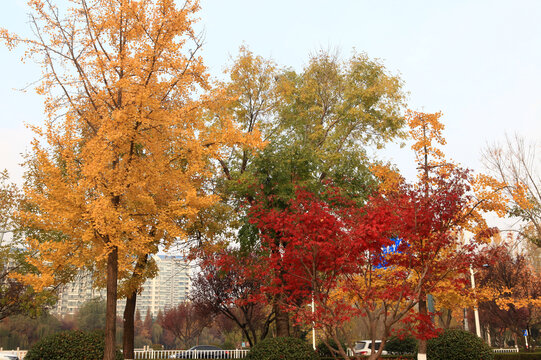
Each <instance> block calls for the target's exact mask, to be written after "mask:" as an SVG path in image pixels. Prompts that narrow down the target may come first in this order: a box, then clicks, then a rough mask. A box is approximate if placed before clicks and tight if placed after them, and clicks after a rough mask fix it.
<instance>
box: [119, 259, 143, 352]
mask: <svg viewBox="0 0 541 360" xmlns="http://www.w3.org/2000/svg"><path fill="white" fill-rule="evenodd" d="M147 262H148V254H145V255H144V256H142V257H139V258H138V260H137V263H136V264H135V268H134V269H133V273H132V279H137V277H140V276H141V274H142V272H143V271H144V270H145V267H146V264H147ZM137 290H138V289H137V288H135V289H133V291H132V292H131V294H129V295H128V297H127V298H126V307H125V308H124V319H123V320H124V332H123V334H122V353H123V356H124V359H134V358H135V352H134V342H135V307H136V305H137Z"/></svg>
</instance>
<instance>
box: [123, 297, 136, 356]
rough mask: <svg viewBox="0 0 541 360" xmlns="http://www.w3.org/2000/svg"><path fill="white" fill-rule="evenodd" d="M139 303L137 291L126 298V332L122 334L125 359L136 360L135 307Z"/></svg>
mask: <svg viewBox="0 0 541 360" xmlns="http://www.w3.org/2000/svg"><path fill="white" fill-rule="evenodd" d="M136 303H137V291H136V290H135V291H133V292H132V293H131V294H130V295H128V297H127V298H126V307H125V308H124V332H123V333H122V355H123V357H124V359H134V358H135V351H134V342H135V320H134V317H135V305H136Z"/></svg>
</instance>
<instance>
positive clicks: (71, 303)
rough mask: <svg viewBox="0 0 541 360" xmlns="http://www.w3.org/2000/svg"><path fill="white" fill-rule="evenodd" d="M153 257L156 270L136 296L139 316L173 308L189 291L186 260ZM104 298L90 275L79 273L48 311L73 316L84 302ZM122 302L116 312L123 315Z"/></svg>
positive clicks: (123, 303) (188, 271)
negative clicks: (93, 283) (155, 273)
mask: <svg viewBox="0 0 541 360" xmlns="http://www.w3.org/2000/svg"><path fill="white" fill-rule="evenodd" d="M153 259H154V261H155V262H156V265H157V268H158V273H157V275H156V277H154V278H153V279H149V280H147V281H146V282H145V283H144V284H143V291H142V292H141V294H140V295H139V296H138V297H137V307H136V309H137V310H139V312H140V313H141V315H142V316H145V314H146V312H147V310H149V311H150V313H151V314H152V316H156V315H157V314H158V312H159V311H160V310H162V311H164V310H166V309H170V308H173V307H175V306H177V305H178V304H179V303H181V302H183V301H186V300H187V299H188V296H189V293H190V287H191V281H190V263H189V262H188V261H186V259H185V258H184V257H181V256H168V255H154V256H153ZM105 297H106V292H105V289H95V288H93V287H92V277H91V276H90V275H89V274H84V273H80V274H78V275H77V276H76V278H75V279H74V281H73V282H71V283H69V284H66V285H64V286H63V287H62V289H61V291H60V293H59V297H58V302H57V304H56V307H55V308H54V309H52V312H53V313H55V314H57V315H60V316H64V315H73V314H75V313H76V312H77V310H78V309H79V308H80V307H81V306H82V305H83V304H84V303H85V302H86V301H89V300H92V299H95V298H103V299H105ZM125 305H126V300H125V299H120V300H119V301H118V304H117V314H118V315H122V314H123V312H124V307H125Z"/></svg>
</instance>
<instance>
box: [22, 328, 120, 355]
mask: <svg viewBox="0 0 541 360" xmlns="http://www.w3.org/2000/svg"><path fill="white" fill-rule="evenodd" d="M104 348H105V334H104V332H103V331H93V332H85V331H79V330H77V331H65V332H61V333H57V334H54V335H51V336H47V337H45V338H43V339H41V340H40V341H38V342H37V343H36V344H34V346H32V348H30V350H29V351H28V353H27V354H26V356H25V357H24V358H25V360H45V359H46V360H101V359H103V351H104ZM116 358H117V359H118V360H122V354H121V352H120V351H119V350H117V356H116Z"/></svg>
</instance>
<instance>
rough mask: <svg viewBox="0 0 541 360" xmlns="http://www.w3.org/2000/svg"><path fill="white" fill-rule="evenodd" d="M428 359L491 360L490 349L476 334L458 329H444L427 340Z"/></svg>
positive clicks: (492, 356)
mask: <svg viewBox="0 0 541 360" xmlns="http://www.w3.org/2000/svg"><path fill="white" fill-rule="evenodd" d="M427 356H428V358H429V359H430V360H492V359H494V354H493V353H492V349H491V348H490V347H489V346H488V345H487V344H485V342H484V341H483V340H482V339H481V338H479V337H477V336H476V335H474V334H472V333H470V332H467V331H464V330H460V329H451V330H446V331H445V332H443V333H442V334H441V335H440V336H438V337H437V338H434V339H430V340H429V341H428V348H427Z"/></svg>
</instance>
